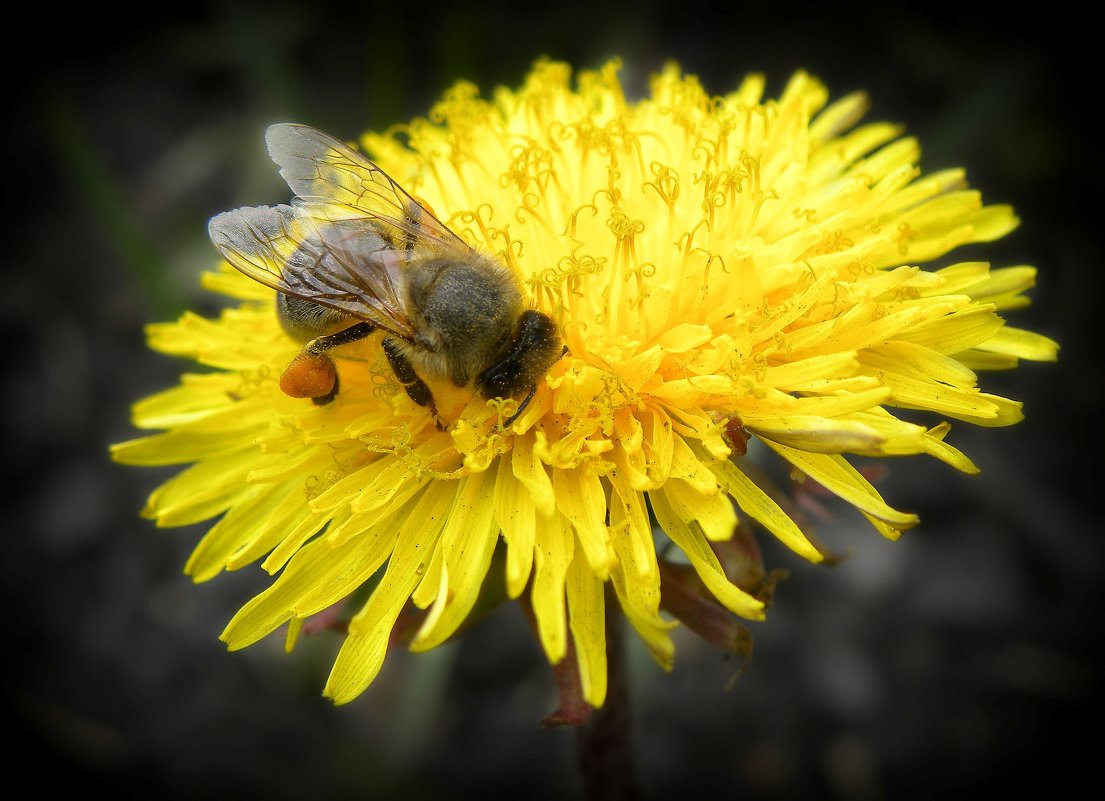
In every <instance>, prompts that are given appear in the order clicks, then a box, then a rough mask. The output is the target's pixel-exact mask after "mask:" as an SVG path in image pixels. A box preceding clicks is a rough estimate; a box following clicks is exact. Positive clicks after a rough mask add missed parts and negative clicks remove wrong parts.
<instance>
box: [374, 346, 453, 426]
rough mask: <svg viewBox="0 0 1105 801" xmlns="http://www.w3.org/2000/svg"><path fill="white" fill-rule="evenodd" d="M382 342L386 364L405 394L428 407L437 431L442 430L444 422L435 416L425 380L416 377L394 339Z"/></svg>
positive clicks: (434, 409)
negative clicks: (389, 366) (386, 359)
mask: <svg viewBox="0 0 1105 801" xmlns="http://www.w3.org/2000/svg"><path fill="white" fill-rule="evenodd" d="M383 344H384V354H385V355H386V356H387V357H388V364H390V365H391V369H392V371H394V373H395V377H396V378H398V379H399V383H400V384H402V385H403V389H405V390H406V391H407V396H408V397H410V399H411V400H412V401H414V402H415V403H417V404H418V405H419V406H425V407H427V408H429V410H430V414H432V415H433V416H434V425H435V426H437V428H438V430H439V431H444V430H445V424H444V423H443V422H442V421H441V418H440V417H438V416H437V406H436V405H434V396H433V393H432V392H430V388H429V387H428V386H426V382H425V381H423V380H422V379H421V378H419V377H418V373H416V372H415V371H414V367H412V366H411V363H410V361H408V360H407V357H406V356H404V355H403V351H401V350H400V349H399V346H398V345H396V344H395V340H394V339H385V340H384V343H383Z"/></svg>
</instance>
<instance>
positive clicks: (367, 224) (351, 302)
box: [208, 123, 567, 429]
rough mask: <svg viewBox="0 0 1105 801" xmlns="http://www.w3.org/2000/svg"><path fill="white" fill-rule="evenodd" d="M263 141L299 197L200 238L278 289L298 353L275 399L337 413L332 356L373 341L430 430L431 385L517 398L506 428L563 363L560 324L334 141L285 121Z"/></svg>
mask: <svg viewBox="0 0 1105 801" xmlns="http://www.w3.org/2000/svg"><path fill="white" fill-rule="evenodd" d="M265 139H266V143H267V145H268V150H269V155H270V156H271V157H272V160H273V161H274V162H275V163H276V164H277V166H279V167H280V174H281V175H282V176H283V178H284V180H285V181H287V183H288V186H289V187H290V188H291V190H292V192H293V193H294V194H295V199H293V200H292V202H291V204H290V205H279V206H260V207H249V208H241V209H236V210H234V211H227V212H224V213H222V214H219V215H217V216H215V217H213V218H212V219H211V222H210V224H209V225H208V233H209V234H210V236H211V241H212V242H213V243H214V245H215V247H216V248H217V249H218V251H219V252H220V253H221V254H222V256H223V257H224V258H225V259H226V260H227V261H228V262H230V264H232V265H233V266H234V267H236V268H237V269H238V270H240V271H241V272H243V273H245V274H246V275H248V276H249V277H250V278H253V279H254V280H256V281H259V282H261V283H262V284H264V285H266V286H268V287H271V288H272V289H275V290H276V292H277V296H276V311H277V318H278V320H279V322H280V325H281V327H282V328H283V329H284V331H285V332H286V333H287V334H288V335H289V336H290V337H292V338H293V339H295V340H297V341H299V342H302V343H304V347H303V350H302V351H301V352H300V353H299V354H298V355H297V356H296V357H295V358H294V359H293V360H292V362H291V363H290V364H289V365H288V367H287V369H285V370H284V372H283V374H282V375H281V378H280V388H281V389H282V390H283V391H284V393H285V394H287V395H290V396H291V397H294V398H311V399H312V400H313V401H314V402H315V403H316V404H320V405H321V404H325V403H329V402H331V401H333V400H334V398H335V397H336V395H337V393H338V391H339V386H338V374H337V369H336V367H335V365H334V362H333V360H332V358H331V356H330V355H329V351H331V350H332V349H333V348H336V347H338V346H340V345H345V344H349V343H351V342H356V341H358V340H360V339H364V338H365V337H367V336H369V335H370V334H372V333H373V332H374V331H376V330H377V329H380V330H381V331H382V332H383V333H384V338H383V341H382V346H383V351H384V354H385V356H386V357H387V360H388V363H389V364H390V366H391V369H392V371H393V372H394V373H395V377H396V378H397V379H398V381H399V382H400V384H402V386H403V387H404V389H405V390H406V393H407V395H408V396H409V397H410V399H411V400H412V401H414V402H415V403H416V404H418V405H419V406H423V407H426V408H427V409H428V410H429V412H430V414H431V415H432V416H433V419H434V423H435V424H436V425H437V427H438V428H439V429H443V428H444V424H443V423H442V421H441V418H440V417H439V416H438V412H437V406H436V405H435V403H434V397H433V394H432V392H431V391H430V387H429V385H428V384H427V383H426V381H427V380H430V381H445V380H448V381H450V382H452V384H454V385H455V386H457V387H467V388H470V389H473V390H474V391H475V392H476V393H478V394H479V395H480V396H482V397H483V398H486V399H488V400H490V399H493V398H499V399H507V398H512V399H514V400H517V401H518V406H517V409H516V410H515V411H514V413H513V414H512V415H511V416H510V418H509V419H507V420H506V421H505V422H504V423H503V427H504V428H506V427H509V426H510V425H511V424H512V423H513V422H514V421H515V420H516V419H517V418H518V416H519V415H521V413H522V412H523V411H524V410H525V408H526V406H527V405H528V404H529V402H530V401H531V400H532V399H533V396H534V393H535V392H536V391H537V383H538V381H540V380H541V378H542V377H543V376H544V375H545V373H546V372H547V371H548V370H549V368H550V367H552V365H553V364H555V363H556V361H557V360H558V359H560V357H561V356H563V355H564V353H565V352H567V348H566V347H564V346H563V344H562V341H561V338H560V333H559V330H558V328H557V325H556V322H555V321H554V320H553V319H552V318H551V317H549V316H548V315H547V314H544V313H543V312H540V311H537V310H536V309H533V308H528V307H527V304H526V302H525V300H524V296H523V290H522V284H521V281H520V280H519V277H518V275H517V274H516V273H515V272H514V271H513V270H512V269H510V268H509V267H507V266H506V265H504V264H502V263H500V262H499V261H497V260H495V259H493V258H491V257H490V256H487V255H484V254H482V253H480V252H478V251H476V250H475V249H473V248H472V247H470V246H469V245H468V244H466V243H465V242H464V240H462V239H461V238H460V237H459V236H457V235H456V234H455V233H453V232H452V231H451V230H449V228H448V227H446V226H445V225H444V224H443V223H442V222H441V221H440V220H438V219H437V218H436V217H435V216H434V215H433V214H432V213H431V212H430V210H429V209H427V208H426V206H424V205H423V204H422V203H419V202H418V201H416V200H415V199H414V198H413V197H411V196H410V195H409V194H408V193H407V192H406V191H405V190H404V189H403V188H402V187H400V186H399V184H398V183H396V182H395V181H394V180H392V178H391V177H389V176H388V175H387V173H385V172H384V171H383V170H382V169H380V168H379V167H378V166H377V165H376V164H374V163H373V162H371V161H370V160H368V159H367V158H365V157H364V156H362V155H361V154H360V153H358V152H357V151H355V150H353V149H352V148H350V147H348V146H347V145H345V144H344V143H343V142H340V141H339V140H337V139H335V138H333V137H332V136H329V135H327V134H325V133H322V132H321V131H318V130H316V129H314V128H311V127H309V126H306V125H295V124H287V123H285V124H279V125H273V126H271V127H270V128H269V129H268V131H267V133H266V137H265Z"/></svg>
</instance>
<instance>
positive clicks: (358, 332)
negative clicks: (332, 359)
mask: <svg viewBox="0 0 1105 801" xmlns="http://www.w3.org/2000/svg"><path fill="white" fill-rule="evenodd" d="M375 330H376V326H374V325H373V324H372V323H357V324H356V325H351V326H349V328H346V329H343V330H341V331H338V333H336V334H330V335H328V336H324V337H317V338H316V339H312V340H311V341H310V342H308V343H307V347H306V348H305V350H306V351H307V352H308V353H310V354H311V355H312V356H321V355H322V354H323V353H325V352H326V351H328V350H330V348H336V347H338V346H339V345H348V344H349V343H350V342H357V341H358V340H361V339H364V338H365V337H367V336H368V335H369V334H371V333H372V332H373V331H375Z"/></svg>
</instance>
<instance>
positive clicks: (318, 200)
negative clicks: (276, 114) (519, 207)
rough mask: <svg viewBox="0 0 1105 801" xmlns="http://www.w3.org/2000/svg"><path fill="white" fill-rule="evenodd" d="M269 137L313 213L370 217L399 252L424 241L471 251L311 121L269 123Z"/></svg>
mask: <svg viewBox="0 0 1105 801" xmlns="http://www.w3.org/2000/svg"><path fill="white" fill-rule="evenodd" d="M265 141H266V142H267V144H268V148H269V155H270V156H271V157H272V160H273V161H275V162H276V163H277V164H278V165H279V166H280V174H281V175H282V176H283V177H284V180H285V181H287V182H288V186H289V187H291V190H292V191H293V192H294V193H295V195H296V197H298V198H299V199H300V201H301V204H302V205H303V206H304V207H305V208H306V209H307V211H308V212H309V213H310V214H311V215H312V216H316V217H319V218H321V219H325V220H334V219H339V218H357V217H362V218H365V219H368V220H371V221H372V222H373V224H374V225H375V226H376V227H377V229H378V230H379V232H380V235H381V236H383V237H384V238H385V239H387V240H388V241H389V242H391V243H392V245H393V246H394V247H396V248H398V249H401V250H411V249H413V248H414V246H415V245H416V244H418V243H419V242H420V241H426V240H428V241H429V242H431V243H436V244H437V245H439V246H444V247H447V248H454V249H456V248H460V249H463V250H466V251H467V250H470V248H469V246H468V245H467V244H466V243H465V242H464V240H463V239H461V238H460V237H459V236H457V235H456V234H454V233H453V232H452V231H450V230H449V229H448V228H447V227H445V225H444V224H443V223H442V222H441V221H440V220H438V219H437V218H436V217H435V216H434V215H433V214H432V213H431V212H430V211H429V210H428V209H427V208H426V207H425V206H423V205H422V204H421V203H419V202H418V201H416V200H415V199H414V198H412V197H411V196H410V195H409V194H407V192H406V191H405V190H404V189H403V188H402V187H401V186H399V184H397V183H396V182H395V181H393V180H392V179H391V177H390V176H389V175H388V174H387V173H385V172H384V171H383V170H381V169H380V168H379V167H377V166H376V165H375V164H373V163H372V162H371V161H369V160H368V159H367V158H365V157H364V156H362V155H361V154H360V153H358V152H357V151H355V150H353V149H352V148H350V147H349V146H348V145H346V144H345V143H343V142H341V141H339V140H337V139H335V138H334V137H332V136H330V135H328V134H324V133H323V132H322V131H319V130H317V129H315V128H311V127H310V126H307V125H297V124H294V123H280V124H278V125H273V126H271V127H269V129H268V132H267V133H266V135H265Z"/></svg>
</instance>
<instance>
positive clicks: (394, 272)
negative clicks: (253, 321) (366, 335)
mask: <svg viewBox="0 0 1105 801" xmlns="http://www.w3.org/2000/svg"><path fill="white" fill-rule="evenodd" d="M207 230H208V233H209V234H210V236H211V241H212V242H213V243H214V244H215V247H216V248H218V250H219V252H220V253H221V254H222V255H223V258H225V259H226V260H227V261H228V262H230V263H231V264H232V265H233V266H234V267H236V268H237V269H238V270H241V271H242V272H243V273H245V274H246V275H248V276H249V277H250V278H253V279H254V280H256V281H260V282H261V283H262V284H265V285H266V286H269V287H272V288H273V289H275V290H277V291H279V292H285V293H287V294H289V295H294V296H296V297H299V298H303V299H304V300H309V301H312V302H313V303H318V304H320V305H322V306H327V307H329V308H331V309H336V310H338V311H340V312H345V313H346V314H350V315H352V316H354V317H356V318H358V319H361V320H365V321H367V322H371V323H373V324H375V325H378V326H380V327H381V328H384V329H386V330H388V331H390V332H392V333H393V334H396V335H397V336H399V337H402V338H403V339H407V340H409V339H412V338H413V337H414V335H415V333H416V332H415V328H414V325H413V324H412V323H411V321H410V318H409V317H408V316H407V314H406V312H405V311H404V309H403V302H402V298H403V296H404V295H403V288H404V286H405V277H404V274H405V273H404V270H405V267H406V261H407V260H406V257H405V254H403V253H400V252H397V251H396V250H395V248H394V246H393V245H392V244H391V243H390V242H388V241H386V240H385V239H384V237H383V236H381V234H380V232H379V230H377V228H376V227H375V225H374V224H373V223H372V222H370V221H369V220H366V219H364V218H359V219H345V220H337V221H335V222H329V223H327V224H326V225H317V224H316V222H315V220H314V219H312V217H311V216H310V215H309V214H308V213H307V212H306V211H305V210H304V209H303V208H302V207H299V206H259V207H250V208H241V209H235V210H234V211H227V212H224V213H222V214H219V215H217V216H216V217H213V218H212V219H211V222H210V223H209V224H208V226H207Z"/></svg>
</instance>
